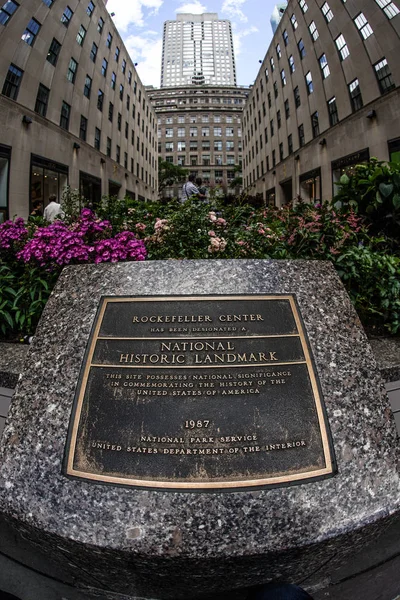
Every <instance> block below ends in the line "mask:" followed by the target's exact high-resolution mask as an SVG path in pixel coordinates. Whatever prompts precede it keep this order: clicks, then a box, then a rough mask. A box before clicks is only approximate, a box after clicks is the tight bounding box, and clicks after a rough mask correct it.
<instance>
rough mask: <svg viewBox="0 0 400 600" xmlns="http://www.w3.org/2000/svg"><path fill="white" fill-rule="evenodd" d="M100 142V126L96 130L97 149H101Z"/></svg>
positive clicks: (95, 141) (95, 142)
mask: <svg viewBox="0 0 400 600" xmlns="http://www.w3.org/2000/svg"><path fill="white" fill-rule="evenodd" d="M100 142H101V131H100V129H99V128H98V127H95V130H94V147H95V148H96V150H100Z"/></svg>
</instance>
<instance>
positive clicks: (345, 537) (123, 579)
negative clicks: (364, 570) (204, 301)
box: [0, 260, 400, 600]
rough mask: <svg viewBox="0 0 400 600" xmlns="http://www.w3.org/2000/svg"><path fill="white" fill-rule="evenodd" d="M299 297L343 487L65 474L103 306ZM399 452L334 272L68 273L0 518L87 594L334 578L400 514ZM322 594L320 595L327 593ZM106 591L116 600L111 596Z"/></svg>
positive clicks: (16, 427) (18, 404)
mask: <svg viewBox="0 0 400 600" xmlns="http://www.w3.org/2000/svg"><path fill="white" fill-rule="evenodd" d="M273 293H280V294H282V293H293V294H295V295H296V299H297V302H298V305H299V307H300V311H301V315H302V317H303V320H304V323H305V326H306V330H307V333H308V337H309V340H310V345H311V348H312V352H313V355H314V359H315V363H316V368H317V372H318V374H319V378H320V381H321V386H322V391H323V396H324V400H325V406H326V411H327V415H328V421H329V424H330V429H331V432H332V438H333V445H334V449H335V453H336V459H337V463H338V474H337V475H336V476H334V477H332V478H330V479H325V480H320V481H312V482H310V483H302V484H299V485H294V486H290V487H281V488H276V489H264V490H257V491H240V492H227V493H221V492H213V493H197V494H196V495H193V494H190V493H178V492H163V491H151V490H143V489H128V488H124V487H118V486H114V485H106V484H94V483H90V482H87V481H80V480H76V479H69V478H67V477H65V476H64V475H63V474H62V470H61V465H62V461H63V456H64V449H65V444H66V439H67V430H68V424H69V420H70V415H71V410H72V405H73V399H74V393H75V388H76V385H77V380H78V376H79V372H80V367H81V363H82V360H83V357H84V353H85V349H86V345H87V341H88V337H89V334H90V331H91V327H92V324H93V322H94V318H95V315H96V311H97V308H98V305H99V299H100V297H101V296H103V295H121V296H122V295H134V296H141V295H155V296H161V297H162V296H165V295H173V294H175V295H177V294H178V295H202V294H203V295H207V294H208V295H210V294H224V295H227V294H273ZM397 457H398V439H397V435H396V429H395V424H394V420H393V416H392V414H391V410H390V406H389V403H388V400H387V396H386V394H385V389H384V385H383V381H382V379H381V376H380V374H379V371H378V369H377V363H376V360H375V357H374V354H373V352H372V349H371V346H370V344H369V343H368V340H367V338H366V336H365V333H364V331H363V329H362V327H361V325H360V322H359V319H358V316H357V314H356V312H355V311H354V309H353V307H352V306H351V303H350V301H349V298H348V296H347V294H346V292H345V290H344V288H343V286H342V284H341V283H340V280H339V279H338V277H337V275H336V273H335V271H334V269H333V268H332V266H331V265H330V264H329V263H325V262H321V261H267V260H254V261H247V260H241V261H234V260H224V261H218V260H216V261H153V262H148V263H146V262H144V263H121V264H117V265H107V264H104V265H98V266H95V265H84V266H79V267H68V268H66V269H64V271H63V273H62V275H61V277H60V279H59V281H58V283H57V286H56V288H55V289H54V291H53V294H52V296H51V297H50V300H49V302H48V303H47V306H46V308H45V311H44V314H43V317H42V320H41V322H40V325H39V328H38V330H37V333H36V336H35V338H34V340H33V343H32V345H31V346H30V351H29V354H28V358H27V362H26V365H25V369H24V373H23V376H22V378H21V380H20V382H19V384H18V386H17V390H16V394H15V396H14V398H13V401H12V404H11V408H10V414H9V418H8V420H7V424H6V428H5V431H4V435H3V438H2V442H1V455H0V511H1V513H2V514H3V516H4V518H5V519H6V520H7V521H8V523H9V525H10V526H12V527H13V528H14V529H15V531H16V532H17V534H18V535H19V536H21V537H23V539H24V540H25V542H26V541H29V543H30V544H31V546H32V548H33V549H34V548H35V547H41V548H43V547H46V548H47V551H48V553H49V555H50V556H51V560H52V561H54V564H55V565H58V568H66V569H67V570H68V572H69V574H70V576H71V578H72V579H73V580H74V581H75V582H76V586H78V587H81V588H85V587H87V588H97V589H98V590H101V591H102V593H103V595H104V596H103V597H104V598H106V597H110V598H111V597H116V596H113V594H125V595H126V596H131V597H132V598H134V597H135V596H143V597H149V598H165V599H171V600H179V599H181V598H182V599H183V598H187V597H188V596H187V594H188V590H190V597H192V598H201V597H202V596H203V597H205V596H206V594H212V593H216V592H217V591H219V592H222V591H224V590H230V589H240V588H243V587H246V586H248V585H253V584H256V583H260V582H264V581H265V582H266V581H270V580H283V579H286V580H289V581H293V582H297V583H301V582H306V584H307V585H308V586H309V587H310V589H311V587H315V586H318V585H319V583H320V584H321V582H323V581H326V579H327V578H329V576H330V574H331V573H332V572H333V570H334V569H335V568H338V565H339V564H341V563H342V562H343V561H345V560H346V556H349V555H351V554H352V553H353V552H354V551H355V549H356V548H357V549H358V548H359V547H360V546H362V545H365V544H368V543H369V542H370V541H371V540H373V539H375V538H376V535H377V534H378V533H379V532H380V531H382V530H383V529H384V528H385V527H386V525H387V524H388V523H389V522H390V520H391V518H392V517H393V516H395V515H396V514H397V513H398V511H399V506H400V495H399V475H398V470H397ZM318 582H319V583H318ZM107 594H111V595H110V596H107Z"/></svg>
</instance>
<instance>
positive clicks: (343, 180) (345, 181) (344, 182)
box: [339, 173, 350, 185]
mask: <svg viewBox="0 0 400 600" xmlns="http://www.w3.org/2000/svg"><path fill="white" fill-rule="evenodd" d="M349 182H350V178H349V177H348V176H347V175H346V173H344V174H343V175H342V176H341V178H340V179H339V183H341V184H342V185H348V184H349Z"/></svg>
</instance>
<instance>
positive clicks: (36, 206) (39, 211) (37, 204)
mask: <svg viewBox="0 0 400 600" xmlns="http://www.w3.org/2000/svg"><path fill="white" fill-rule="evenodd" d="M29 216H30V217H43V202H42V200H34V201H33V204H32V212H31V214H30V215H29Z"/></svg>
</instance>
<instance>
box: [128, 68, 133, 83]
mask: <svg viewBox="0 0 400 600" xmlns="http://www.w3.org/2000/svg"><path fill="white" fill-rule="evenodd" d="M128 83H129V85H131V83H132V71H128Z"/></svg>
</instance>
